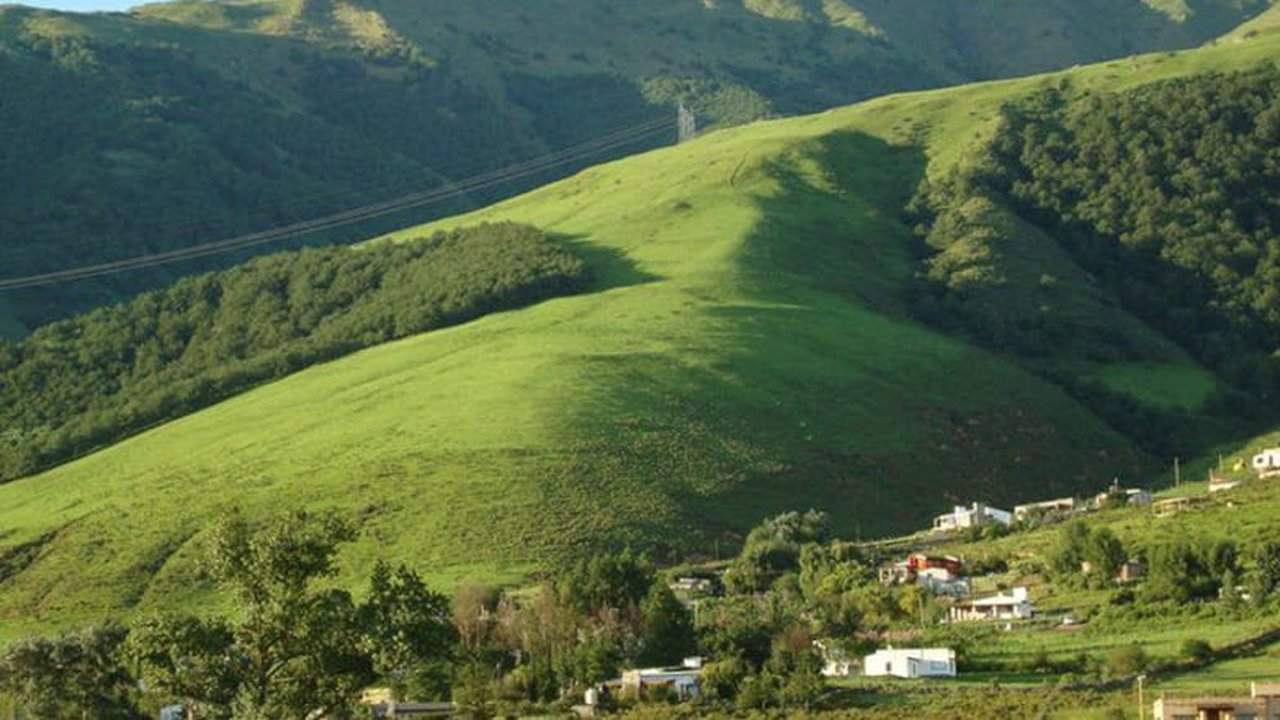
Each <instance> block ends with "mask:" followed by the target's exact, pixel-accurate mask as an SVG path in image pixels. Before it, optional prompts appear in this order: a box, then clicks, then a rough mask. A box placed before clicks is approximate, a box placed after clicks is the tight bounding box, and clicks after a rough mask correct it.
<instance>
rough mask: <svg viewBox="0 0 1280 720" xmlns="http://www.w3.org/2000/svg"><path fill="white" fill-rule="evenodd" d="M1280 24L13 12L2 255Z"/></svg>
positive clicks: (941, 10) (1173, 12)
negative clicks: (697, 120) (677, 128)
mask: <svg viewBox="0 0 1280 720" xmlns="http://www.w3.org/2000/svg"><path fill="white" fill-rule="evenodd" d="M1265 6H1266V3H1265V2H1264V1H1263V0H1246V1H1244V2H1240V1H1237V0H1187V1H1183V0H1177V1H1174V0H1159V1H1157V0H1148V1H1147V2H1141V1H1139V0H1084V1H1079V0H1078V1H1077V2H1071V3H1067V2H1053V3H1044V2H1032V1H1030V0H1020V1H1019V2H1014V3H1008V2H994V1H984V2H978V3H966V4H965V5H964V6H963V7H961V6H957V5H956V4H955V3H951V2H946V1H944V0H929V1H927V2H917V3H911V4H903V3H884V2H878V1H875V0H822V1H821V2H819V1H818V0H744V1H742V2H738V1H736V0H735V1H732V2H730V1H728V0H725V1H722V2H706V3H704V2H697V1H695V0H680V2H673V3H663V4H660V5H659V4H653V3H646V4H632V5H618V4H616V3H609V2H600V1H598V0H557V1H556V2H554V3H543V4H542V5H540V6H539V9H538V11H537V12H532V11H529V10H528V8H527V6H526V5H525V4H523V3H512V2H511V0H487V1H485V2H447V3H432V4H431V6H430V8H429V9H428V8H425V7H424V6H422V5H421V3H414V2H408V1H407V0H396V1H395V2H378V3H373V2H363V1H357V2H334V1H333V0H270V1H253V2H239V1H236V2H227V1H220V2H197V3H167V4H160V5H152V6H144V7H142V8H139V9H137V10H136V11H134V12H133V13H130V14H99V15H77V14H59V13H52V12H47V11H36V10H30V9H26V8H20V7H5V8H3V9H0V81H3V83H4V86H5V87H6V88H8V89H9V90H8V91H7V93H6V102H5V105H4V106H3V108H2V109H0V113H3V115H2V118H0V119H3V120H4V122H3V124H2V127H3V130H0V141H3V145H4V147H5V148H6V150H5V152H4V153H3V154H0V182H3V183H4V184H5V185H6V186H15V187H16V186H19V185H20V186H22V187H25V188H28V190H29V192H28V193H25V194H22V195H20V196H14V197H7V198H3V199H0V251H2V252H3V255H0V261H2V262H3V264H4V265H5V267H6V268H8V270H9V272H10V273H11V275H8V276H7V277H12V276H22V275H28V274H37V273H43V272H48V271H52V270H59V269H64V268H67V267H72V266H77V265H83V264H85V263H91V262H106V261H111V260H118V259H122V258H129V257H134V256H137V255H143V254H147V253H154V252H158V251H164V250H172V249H175V248H182V247H187V246H189V245H191V244H194V243H198V242H202V241H208V240H212V239H219V238H223V237H231V236H235V235H238V234H241V233H245V232H249V231H253V230H259V229H262V228H266V227H273V226H276V225H280V224H284V223H289V222H293V221H296V220H299V219H302V218H307V217H313V216H316V215H321V214H325V213H328V212H332V211H334V210H335V209H344V208H349V207H355V206H359V205H362V204H364V203H368V202H373V201H376V200H382V199H385V198H388V197H394V196H397V195H400V194H403V193H405V192H407V191H411V190H419V189H423V188H430V187H438V186H441V185H442V183H445V182H447V181H450V180H455V181H456V180H459V179H463V178H467V177H471V176H473V175H475V174H476V173H479V172H483V171H487V170H492V169H494V168H500V167H506V166H509V165H510V164H512V163H515V162H518V161H521V160H526V159H529V158H532V157H538V156H540V155H542V154H544V153H546V152H548V151H550V150H554V149H558V148H563V147H566V146H570V145H572V144H574V143H579V142H582V141H585V140H590V139H593V138H596V137H599V136H601V135H602V134H604V133H607V132H610V131H614V130H617V129H619V128H627V127H634V126H636V125H637V124H638V123H641V122H644V121H646V120H649V119H651V118H653V117H655V116H657V115H668V114H671V112H672V109H673V106H674V104H675V103H676V102H680V101H683V102H686V103H688V104H690V105H691V106H692V107H694V108H695V109H696V110H697V111H698V112H699V114H700V115H701V116H702V118H703V122H704V124H707V125H731V124H736V123H740V122H745V121H749V120H754V119H758V118H761V117H769V116H774V115H777V114H790V113H796V112H812V111H816V110H821V109H825V108H828V107H832V106H836V105H843V104H847V103H850V102H854V101H857V100H861V99H864V98H867V97H871V96H874V95H879V94H883V93H886V92H893V91H901V90H908V89H917V88H924V87H938V86H943V85H951V84H956V83H960V82H966V81H972V80H979V79H987V78H994V77H1003V76H1009V75H1015V74H1023V73H1027V72H1033V71H1043V70H1049V69H1053V68H1059V67H1065V66H1068V65H1071V64H1074V63H1081V62H1088V61H1093V60H1100V59H1104V58H1108V57H1117V56H1123V55H1127V54H1130V53H1133V52H1141V51H1147V50H1155V49H1169V48H1181V47H1189V46H1193V45H1196V44H1199V43H1201V42H1204V41H1206V40H1208V39H1211V38H1213V37H1216V36H1218V35H1219V34H1221V33H1222V32H1225V31H1226V30H1228V29H1229V28H1231V27H1234V26H1236V25H1238V24H1239V23H1240V22H1241V21H1242V20H1245V19H1248V18H1250V17H1253V16H1254V15H1256V14H1257V13H1259V12H1261V11H1262V10H1263V9H1264V8H1265ZM1100 17H1105V18H1107V21H1106V22H1098V18H1100ZM671 135H673V133H668V134H665V135H659V134H653V135H646V136H643V137H638V138H635V139H634V140H635V141H634V142H632V143H625V144H622V145H621V146H618V147H613V148H610V149H609V151H608V152H603V153H601V154H596V155H594V156H592V157H590V158H587V159H585V160H583V161H582V162H579V163H576V164H570V165H567V166H565V167H563V168H559V169H557V170H556V171H551V172H543V173H535V174H532V175H530V176H529V177H524V178H521V179H519V181H517V182H512V183H507V184H504V185H502V186H500V187H497V188H493V189H492V190H490V191H487V192H480V193H471V194H470V195H469V196H465V197H461V198H458V199H457V201H456V202H454V203H453V204H444V205H437V206H433V207H430V208H427V209H425V210H423V211H419V212H418V213H410V214H401V215H398V216H395V217H392V218H388V219H387V220H386V222H385V223H383V224H368V223H366V224H363V225H360V226H358V227H356V228H353V229H349V230H348V231H346V232H330V233H325V234H318V235H313V236H309V237H305V238H301V239H299V240H298V241H297V242H298V243H304V242H305V243H323V242H333V241H349V240H352V239H355V238H358V237H364V236H368V235H370V234H374V233H377V232H382V231H385V230H389V229H391V228H394V227H397V226H400V225H404V224H409V223H413V222H417V221H420V220H422V219H427V218H431V217H440V216H444V215H448V214H452V213H454V212H457V211H459V210H460V209H464V208H467V207H475V206H478V205H483V204H486V203H488V202H490V201H492V200H494V199H496V198H499V197H506V196H509V195H512V194H515V193H517V192H519V191H522V190H526V189H530V188H532V187H536V186H537V185H539V184H541V183H543V182H546V181H547V180H550V179H554V178H556V177H562V176H563V174H564V173H566V172H569V171H572V170H574V169H579V168H581V167H585V166H586V165H589V164H591V163H592V162H596V161H600V160H605V159H609V158H610V157H616V156H619V155H622V154H626V153H629V152H634V151H636V150H644V149H650V148H653V147H657V146H659V145H661V144H665V143H666V142H668V141H669V140H670V139H671ZM30 198H36V199H37V201H35V202H31V201H29V199H30ZM295 245H296V243H295ZM292 246H294V245H284V246H276V247H277V248H278V247H292ZM249 256H250V253H249V252H241V253H235V254H229V255H227V256H224V257H221V258H219V259H216V260H210V259H205V260H202V261H196V262H187V263H184V264H178V265H171V266H163V267H159V268H150V269H147V270H143V271H134V272H131V273H128V274H124V275H116V276H111V277H107V278H97V279H92V280H86V281H82V282H77V283H72V284H67V285H62V286H57V287H54V288H47V289H35V290H25V291H22V292H16V293H15V292H11V293H8V295H9V298H8V302H7V303H6V305H7V307H0V312H3V313H5V315H4V316H3V317H4V319H3V321H0V332H5V333H7V334H8V335H9V336H12V337H16V336H18V335H20V334H21V333H22V332H23V331H25V330H29V329H32V328H34V327H37V326H39V325H41V324H44V323H46V322H49V321H50V320H54V319H59V318H63V317H67V316H69V315H71V314H74V313H76V312H79V311H83V310H87V309H90V308H93V307H97V306H100V305H103V304H109V303H112V302H115V301H118V300H120V299H122V298H126V297H129V296H131V295H133V294H135V293H136V292H138V291H139V290H145V289H149V288H155V287H160V286H163V285H164V284H167V283H168V282H170V281H172V280H173V279H174V278H176V277H179V276H182V275H184V274H190V273H193V272H199V271H204V270H209V269H214V268H218V267H225V266H227V265H230V264H234V263H235V262H239V261H241V260H243V259H245V258H247V257H249Z"/></svg>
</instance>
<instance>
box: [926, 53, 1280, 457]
mask: <svg viewBox="0 0 1280 720" xmlns="http://www.w3.org/2000/svg"><path fill="white" fill-rule="evenodd" d="M1278 91H1280V70H1277V69H1276V68H1275V67H1274V66H1271V65H1268V66H1264V67H1261V68H1258V69H1255V70H1251V71H1247V72H1237V73H1229V74H1223V73H1208V74H1204V75H1198V76H1195V77H1190V78H1185V79H1178V80H1172V81H1168V82H1162V83H1157V84H1153V85H1150V86H1147V87H1143V88H1140V89H1137V90H1133V91H1129V92H1126V93H1122V94H1110V93H1106V94H1103V93H1084V94H1080V93H1078V92H1075V91H1073V89H1072V88H1071V86H1070V84H1068V83H1062V84H1059V86H1058V87H1056V88H1053V89H1050V90H1047V91H1045V92H1042V93H1039V94H1036V95H1033V96H1031V97H1029V98H1028V99H1025V100H1022V101H1019V102H1017V103H1014V104H1011V105H1009V106H1008V107H1007V108H1006V109H1005V111H1004V113H1003V118H1002V127H1001V130H1000V132H999V133H998V135H997V137H996V140H995V143H994V147H993V152H992V153H991V154H990V155H989V156H987V157H984V158H982V159H981V160H980V161H978V162H975V163H972V164H970V165H969V166H967V168H966V169H965V170H963V171H960V172H957V173H955V174H953V175H951V176H949V177H947V178H945V179H943V180H942V181H940V182H936V183H932V184H929V185H927V186H926V187H925V188H924V190H923V191H922V193H921V196H920V197H919V198H918V199H917V205H916V207H915V209H916V210H923V213H924V215H925V220H926V221H925V223H924V225H923V227H922V231H923V232H924V233H925V238H926V241H927V243H928V245H929V246H931V248H932V251H936V254H932V255H931V256H930V258H929V260H928V261H927V262H928V264H927V269H926V271H925V272H924V273H923V277H924V279H925V285H924V289H923V291H922V293H921V298H920V302H919V303H918V308H919V309H920V311H921V312H922V314H923V315H924V316H925V317H926V318H927V319H929V320H931V321H933V322H935V323H939V324H941V325H943V326H947V327H950V328H952V329H954V330H958V331H961V332H964V333H967V334H970V335H972V336H974V337H977V338H979V339H981V340H982V341H983V342H984V343H985V344H986V345H988V346H990V347H994V348H996V349H999V350H1001V351H1004V352H1011V353H1014V354H1016V355H1019V356H1021V357H1023V358H1026V359H1028V360H1029V361H1030V362H1031V363H1032V364H1033V365H1035V366H1037V367H1038V368H1039V369H1041V370H1042V371H1043V372H1045V373H1047V374H1049V375H1051V376H1052V377H1053V378H1054V379H1055V380H1058V381H1060V382H1062V383H1063V384H1066V385H1068V386H1069V387H1070V388H1071V389H1072V390H1073V392H1074V393H1075V394H1076V395H1077V396H1080V397H1082V398H1083V399H1085V400H1086V401H1088V402H1089V404H1090V405H1091V406H1093V407H1094V408H1095V409H1097V410H1099V411H1100V412H1101V413H1102V414H1103V415H1104V416H1105V417H1107V418H1108V419H1109V420H1111V421H1112V422H1113V424H1116V425H1118V426H1119V428H1120V429H1122V430H1123V431H1124V432H1125V433H1126V434H1128V435H1130V436H1131V437H1137V438H1139V439H1140V440H1144V441H1145V444H1146V446H1147V447H1148V448H1149V449H1152V450H1154V451H1159V452H1169V453H1172V452H1177V451H1179V450H1183V451H1185V450H1186V449H1187V446H1188V445H1189V444H1193V443H1196V442H1199V443H1206V442H1209V439H1208V438H1211V437H1213V434H1212V432H1211V427H1210V426H1211V425H1212V421H1211V419H1210V418H1213V417H1217V418H1220V419H1225V418H1230V419H1231V421H1232V423H1233V424H1234V425H1235V426H1236V427H1238V426H1239V423H1240V422H1244V423H1249V422H1259V421H1270V420H1274V418H1275V412H1274V411H1273V410H1272V409H1271V408H1272V407H1273V406H1274V400H1275V398H1276V397H1277V394H1278V393H1280V362H1278V361H1277V359H1276V357H1275V356H1274V352H1275V350H1276V348H1277V347H1280V290H1278V289H1277V280H1278V279H1280V202H1278V201H1277V198H1276V194H1275V188H1277V187H1280V107H1278V106H1277V105H1276V104H1275V97H1276V96H1277V92H1278ZM1045 242H1049V243H1056V245H1057V247H1058V248H1060V250H1061V251H1063V252H1065V253H1066V254H1067V255H1068V256H1069V257H1070V258H1071V259H1072V260H1073V261H1074V262H1075V263H1076V264H1077V265H1078V266H1079V267H1080V268H1082V269H1083V270H1084V271H1085V272H1086V273H1087V275H1084V276H1080V277H1077V278H1060V277H1057V276H1054V275H1051V274H1043V273H1042V274H1038V275H1033V276H1028V274H1027V273H1026V272H1024V271H1023V269H1022V268H1020V267H1019V263H1020V262H1022V261H1023V260H1024V259H1025V257H1024V256H1025V255H1027V254H1028V253H1035V252H1041V251H1040V250H1037V249H1036V248H1037V245H1038V244H1043V243H1045ZM1098 292H1101V293H1103V294H1105V295H1106V297H1108V298H1110V300H1109V301H1108V302H1110V303H1112V311H1113V312H1114V313H1131V314H1132V315H1133V316H1135V317H1137V318H1140V319H1141V320H1142V321H1143V322H1144V323H1145V324H1146V325H1147V326H1148V327H1150V328H1155V329H1156V330H1158V331H1159V332H1160V333H1162V334H1164V335H1165V336H1167V337H1169V338H1172V339H1173V340H1175V341H1176V342H1177V343H1178V344H1179V345H1180V346H1181V347H1182V348H1183V349H1185V350H1186V351H1187V352H1188V353H1189V354H1190V355H1191V356H1192V357H1193V358H1195V360H1196V361H1197V362H1199V363H1200V364H1201V365H1203V366H1204V367H1207V368H1210V369H1212V370H1213V372H1214V373H1215V375H1217V376H1218V378H1219V380H1220V383H1221V386H1220V387H1219V389H1218V391H1217V393H1216V394H1215V395H1214V397H1213V398H1212V400H1211V402H1210V403H1209V404H1208V405H1207V406H1206V407H1205V408H1203V410H1204V412H1203V413H1202V414H1197V413H1190V412H1180V411H1176V410H1164V411H1158V410H1155V409H1152V408H1142V407H1140V406H1139V405H1138V404H1137V403H1135V402H1132V401H1130V400H1126V399H1125V398H1122V397H1119V396H1117V395H1116V394H1114V393H1109V392H1108V391H1107V390H1105V389H1104V388H1102V387H1101V386H1099V385H1097V384H1091V383H1088V382H1080V381H1078V380H1073V379H1071V378H1070V377H1069V375H1070V373H1067V372H1065V371H1064V370H1065V368H1064V367H1063V362H1064V360H1066V361H1072V360H1075V361H1093V362H1143V361H1154V360H1156V359H1158V358H1159V356H1160V355H1161V353H1163V352H1166V351H1165V350H1164V349H1162V348H1161V347H1160V346H1159V343H1157V342H1154V341H1153V340H1152V336H1151V333H1150V332H1149V330H1145V329H1143V328H1141V327H1139V326H1136V325H1135V326H1134V327H1133V330H1132V332H1129V333H1125V332H1117V326H1116V325H1115V324H1111V325H1100V324H1098V323H1097V321H1096V318H1082V317H1079V316H1076V315H1073V314H1072V311H1071V309H1070V307H1069V306H1070V304H1071V302H1073V301H1072V300H1067V299H1065V298H1064V297H1063V294H1064V293H1076V294H1078V295H1080V296H1087V295H1089V294H1093V293H1098ZM1011 301H1012V302H1011ZM1064 307H1065V309H1064ZM1099 307H1102V306H1099ZM1206 423H1208V424H1206ZM1219 429H1220V428H1219ZM1206 432H1209V435H1208V437H1206V436H1205V433H1206Z"/></svg>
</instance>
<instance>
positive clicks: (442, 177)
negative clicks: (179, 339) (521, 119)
mask: <svg viewBox="0 0 1280 720" xmlns="http://www.w3.org/2000/svg"><path fill="white" fill-rule="evenodd" d="M665 121H666V118H665V116H656V117H653V118H650V119H649V120H646V121H643V122H641V123H637V124H635V125H631V126H628V127H623V128H618V129H614V130H611V131H609V132H607V133H605V134H603V135H600V136H598V137H595V138H592V139H589V140H585V141H583V142H581V143H578V144H575V145H570V146H567V147H564V148H560V149H557V150H553V151H550V152H547V153H544V154H542V155H537V156H534V157H531V158H527V159H524V160H520V161H518V162H517V163H516V164H513V165H511V166H507V167H518V166H521V165H524V164H526V163H531V162H542V161H545V160H548V159H552V158H556V157H558V156H559V155H561V154H563V153H566V152H574V151H577V150H580V149H582V148H584V147H589V146H592V145H595V144H597V143H601V142H608V141H610V140H611V139H612V138H615V137H617V136H621V135H624V134H626V133H629V132H631V131H633V130H635V129H636V128H639V127H646V126H648V125H650V124H651V123H655V122H665ZM641 139H643V138H641ZM423 167H424V169H426V170H427V171H429V172H430V174H431V175H434V176H435V179H437V180H439V185H438V186H437V187H448V186H449V184H450V183H451V182H454V181H452V180H450V178H451V177H452V176H453V175H454V174H458V175H463V173H462V170H463V166H462V164H461V163H457V164H454V165H453V166H451V167H449V168H436V167H430V166H425V165H424V166H423ZM501 169H502V168H499V169H497V170H488V171H485V172H498V171H500V170H501ZM465 170H466V172H467V173H471V172H475V171H476V170H475V168H474V165H472V166H471V167H467V168H465ZM464 177H466V176H465V175H464ZM387 189H389V187H388V188H387ZM380 191H381V189H380V190H379V192H380ZM368 196H369V193H365V197H368ZM344 197H351V193H350V190H349V189H346V190H328V191H321V192H317V193H312V194H309V195H303V194H294V195H292V197H291V198H290V199H289V200H288V201H287V202H284V203H280V204H277V205H276V206H275V209H276V210H277V211H284V212H285V213H286V214H287V213H288V211H290V210H296V209H299V208H306V207H311V206H314V205H316V204H317V203H321V202H324V203H331V202H336V201H337V200H340V199H342V198H344ZM331 199H332V200H331ZM148 222H149V224H151V225H153V228H152V229H153V231H154V234H155V235H178V234H181V233H186V232H195V231H198V232H202V233H211V232H214V231H215V228H216V226H217V225H226V223H218V222H217V221H216V220H215V221H213V222H210V221H208V220H194V219H191V218H190V217H187V218H181V219H180V218H177V217H173V216H169V217H163V218H156V219H154V220H151V221H148ZM99 244H100V243H98V242H94V241H89V240H82V241H71V242H66V241H61V242H59V243H58V250H59V251H61V252H63V253H67V252H69V251H75V250H77V249H83V250H88V249H90V248H94V247H97V246H98V245H99Z"/></svg>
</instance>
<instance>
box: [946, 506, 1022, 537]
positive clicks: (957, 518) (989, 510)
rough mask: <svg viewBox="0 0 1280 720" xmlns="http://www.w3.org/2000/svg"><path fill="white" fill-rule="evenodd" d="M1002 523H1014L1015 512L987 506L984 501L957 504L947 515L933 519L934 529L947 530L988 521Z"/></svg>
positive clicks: (960, 528) (964, 527) (1007, 524)
mask: <svg viewBox="0 0 1280 720" xmlns="http://www.w3.org/2000/svg"><path fill="white" fill-rule="evenodd" d="M993 522H994V523H1000V524H1001V525H1005V526H1009V525H1012V524H1013V513H1011V512H1009V511H1007V510H997V509H996V508H993V507H987V506H986V505H984V504H983V503H974V504H973V507H965V506H963V505H956V506H955V507H954V508H953V509H952V511H951V512H949V513H947V514H946V515H939V516H938V517H936V518H934V519H933V529H934V530H935V531H941V532H947V531H951V530H964V529H966V528H971V527H979V526H981V525H986V524H988V523H993Z"/></svg>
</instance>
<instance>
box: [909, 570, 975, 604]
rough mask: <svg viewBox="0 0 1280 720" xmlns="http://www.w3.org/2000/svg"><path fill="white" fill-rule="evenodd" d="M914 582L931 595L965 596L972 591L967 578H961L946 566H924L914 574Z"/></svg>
mask: <svg viewBox="0 0 1280 720" xmlns="http://www.w3.org/2000/svg"><path fill="white" fill-rule="evenodd" d="M916 584H917V585H919V586H920V587H922V588H924V589H925V590H928V591H929V592H930V594H933V595H944V596H947V597H955V598H960V597H965V596H967V595H968V594H969V593H971V592H973V585H972V584H971V583H970V582H969V578H963V577H960V576H959V575H956V574H955V573H953V572H951V571H950V570H947V569H946V568H925V569H924V570H921V571H920V572H919V573H917V574H916Z"/></svg>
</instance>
